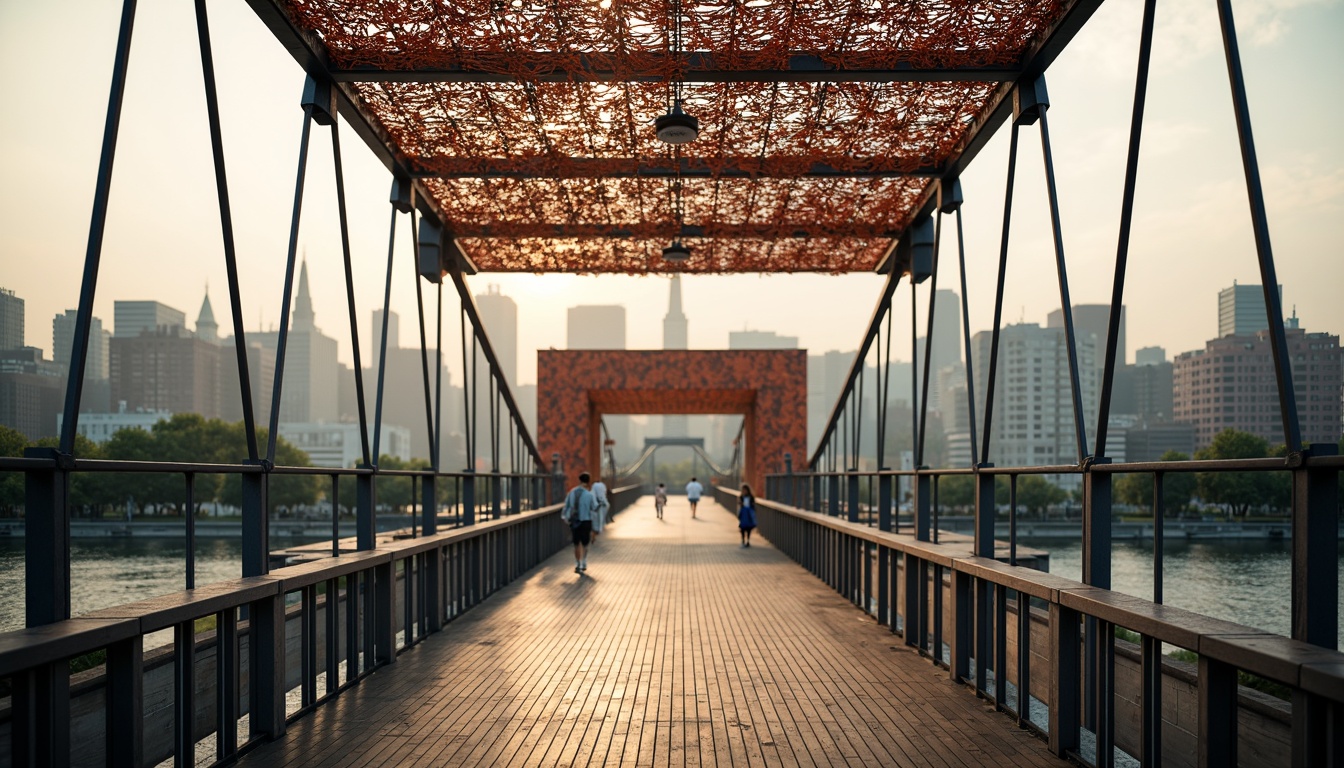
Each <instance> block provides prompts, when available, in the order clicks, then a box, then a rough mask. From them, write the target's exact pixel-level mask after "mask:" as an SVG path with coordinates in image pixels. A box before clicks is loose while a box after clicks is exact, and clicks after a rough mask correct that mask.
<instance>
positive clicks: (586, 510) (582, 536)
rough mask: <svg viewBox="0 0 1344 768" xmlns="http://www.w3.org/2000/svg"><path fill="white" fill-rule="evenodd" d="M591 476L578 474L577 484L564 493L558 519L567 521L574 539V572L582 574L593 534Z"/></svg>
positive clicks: (593, 503) (593, 508)
mask: <svg viewBox="0 0 1344 768" xmlns="http://www.w3.org/2000/svg"><path fill="white" fill-rule="evenodd" d="M591 488H592V478H591V477H590V476H589V475H588V473H587V472H584V473H583V474H581V475H579V484H578V485H576V486H574V487H573V488H571V489H570V490H569V493H568V494H566V495H565V506H564V509H562V510H561V511H560V519H562V520H564V521H565V522H566V523H569V533H570V538H571V539H572V540H573V541H574V572H575V573H577V574H579V575H583V572H584V571H586V570H588V544H589V543H590V542H591V541H592V535H593V514H594V513H595V512H596V510H597V498H596V497H595V496H593V492H592V490H591Z"/></svg>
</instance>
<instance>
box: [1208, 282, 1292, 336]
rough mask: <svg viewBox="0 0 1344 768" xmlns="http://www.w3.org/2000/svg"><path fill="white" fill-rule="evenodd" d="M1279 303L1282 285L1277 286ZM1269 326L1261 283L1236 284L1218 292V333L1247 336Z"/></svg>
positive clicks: (1281, 295) (1220, 334)
mask: <svg viewBox="0 0 1344 768" xmlns="http://www.w3.org/2000/svg"><path fill="white" fill-rule="evenodd" d="M1278 289H1279V303H1280V304H1282V303H1283V286H1282V285H1280V286H1278ZM1267 328H1269V312H1267V311H1266V310H1265V288H1264V286H1263V285H1238V284H1237V283H1236V281H1233V282H1232V287H1231V288H1224V289H1223V290H1221V291H1219V292H1218V335H1219V336H1232V335H1237V336H1248V335H1250V334H1253V333H1257V332H1259V331H1263V330H1265V329H1267Z"/></svg>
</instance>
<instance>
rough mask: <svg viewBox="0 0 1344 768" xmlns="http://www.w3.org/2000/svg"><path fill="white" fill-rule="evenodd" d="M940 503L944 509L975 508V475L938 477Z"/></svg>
mask: <svg viewBox="0 0 1344 768" xmlns="http://www.w3.org/2000/svg"><path fill="white" fill-rule="evenodd" d="M938 504H939V506H941V507H942V508H943V509H960V510H974V509H975V476H974V475H948V476H947V477H942V478H939V479H938Z"/></svg>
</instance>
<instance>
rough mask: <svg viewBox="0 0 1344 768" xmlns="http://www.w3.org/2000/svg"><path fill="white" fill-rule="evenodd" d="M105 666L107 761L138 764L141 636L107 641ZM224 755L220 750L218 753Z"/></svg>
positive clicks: (141, 742) (141, 733)
mask: <svg viewBox="0 0 1344 768" xmlns="http://www.w3.org/2000/svg"><path fill="white" fill-rule="evenodd" d="M106 669H107V698H106V701H107V764H108V765H140V764H141V763H142V762H144V751H145V750H144V739H145V731H144V725H145V719H144V716H143V714H142V712H143V707H144V676H145V675H144V637H143V636H141V635H136V636H134V637H131V638H128V639H126V640H122V641H120V642H116V643H113V644H111V645H109V646H108V647H107V666H106ZM224 756H225V754H224V753H223V752H222V751H221V752H220V753H219V757H220V758H221V759H223V758H224ZM15 764H16V765H18V764H20V763H19V761H15Z"/></svg>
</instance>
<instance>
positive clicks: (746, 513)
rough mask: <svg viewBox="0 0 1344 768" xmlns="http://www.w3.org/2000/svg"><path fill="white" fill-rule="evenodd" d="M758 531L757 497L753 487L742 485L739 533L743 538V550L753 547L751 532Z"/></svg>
mask: <svg viewBox="0 0 1344 768" xmlns="http://www.w3.org/2000/svg"><path fill="white" fill-rule="evenodd" d="M754 530H756V497H755V496H753V495H752V493H751V486H750V485H747V484H746V483H743V484H742V498H741V503H740V504H739V505H738V508H737V531H738V533H739V534H741V536H742V548H743V549H746V548H748V547H750V546H751V532H752V531H754Z"/></svg>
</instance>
